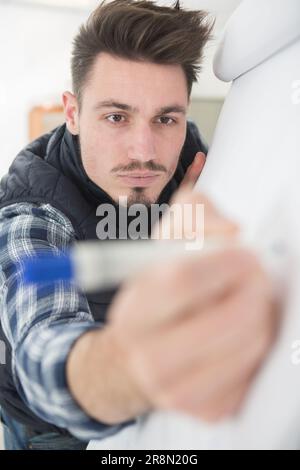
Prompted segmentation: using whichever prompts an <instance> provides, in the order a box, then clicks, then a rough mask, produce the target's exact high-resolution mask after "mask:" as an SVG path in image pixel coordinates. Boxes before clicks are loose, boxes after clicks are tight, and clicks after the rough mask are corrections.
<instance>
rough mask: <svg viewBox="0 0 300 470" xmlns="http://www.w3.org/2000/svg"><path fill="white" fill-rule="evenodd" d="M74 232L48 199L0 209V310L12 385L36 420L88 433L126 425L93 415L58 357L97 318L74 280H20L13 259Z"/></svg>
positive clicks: (58, 246) (94, 435) (64, 241)
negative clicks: (77, 398)
mask: <svg viewBox="0 0 300 470" xmlns="http://www.w3.org/2000/svg"><path fill="white" fill-rule="evenodd" d="M74 240H75V233H74V230H73V227H72V224H71V222H70V221H69V219H68V218H67V217H66V216H65V215H64V214H63V213H62V212H60V211H59V210H57V209H55V208H53V207H52V206H51V205H50V204H35V203H17V204H11V205H9V206H6V207H4V208H2V209H0V247H1V250H0V286H1V289H0V302H1V304H0V312H1V322H2V327H3V330H4V333H5V335H6V337H7V339H8V341H9V343H10V345H11V347H12V370H13V378H14V382H15V385H16V388H17V391H18V393H19V395H20V396H21V398H22V400H23V401H24V402H25V403H26V405H27V406H28V407H29V408H30V409H31V410H32V411H33V412H34V413H35V414H36V415H37V416H39V417H40V418H42V419H43V420H44V421H47V422H50V423H52V424H54V425H56V426H58V427H60V428H66V429H68V430H69V432H70V433H71V434H73V435H75V436H76V437H77V438H78V439H81V440H83V441H88V440H90V439H101V438H103V437H106V436H108V435H111V434H113V433H115V432H117V431H118V430H120V429H121V428H123V427H124V426H125V425H126V424H121V425H118V426H110V425H106V424H102V423H100V422H98V421H95V420H93V419H92V418H90V417H89V416H87V415H86V413H85V412H84V411H83V410H82V409H81V408H80V407H79V405H78V404H77V403H76V401H75V400H74V398H73V397H72V395H71V393H70V391H69V389H68V385H67V381H66V361H67V357H68V354H69V352H70V349H71V348H72V345H73V344H74V342H75V341H76V340H77V339H78V338H79V336H81V335H82V334H83V333H85V332H86V331H88V330H91V329H93V328H99V326H101V325H100V324H99V323H95V321H94V319H93V316H92V314H91V311H90V308H89V305H88V302H87V299H86V297H85V296H84V295H83V294H82V293H81V292H80V291H78V289H76V287H75V286H74V284H72V283H67V282H63V281H58V282H55V283H53V284H50V283H49V284H48V283H47V284H41V285H38V286H35V285H34V286H27V285H24V283H23V280H22V271H21V270H20V267H18V264H19V263H20V261H21V260H22V258H24V256H28V255H29V256H32V255H35V254H36V253H38V252H39V250H43V251H45V250H47V251H49V252H53V253H58V252H60V251H64V250H66V249H67V247H68V245H70V243H71V242H72V241H74ZM45 269H47V267H46V266H45ZM1 367H3V366H1Z"/></svg>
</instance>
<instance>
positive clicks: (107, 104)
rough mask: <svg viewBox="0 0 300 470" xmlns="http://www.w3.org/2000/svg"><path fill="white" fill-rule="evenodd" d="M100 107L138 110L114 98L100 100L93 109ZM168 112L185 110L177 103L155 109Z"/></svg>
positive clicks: (181, 112) (160, 112) (158, 111)
mask: <svg viewBox="0 0 300 470" xmlns="http://www.w3.org/2000/svg"><path fill="white" fill-rule="evenodd" d="M102 108H118V109H122V110H123V111H129V112H131V113H137V112H138V108H134V107H132V106H130V105H129V104H125V103H118V102H117V101H114V100H107V101H100V102H99V103H97V104H96V105H95V106H94V108H93V109H94V110H95V111H99V110H100V109H102ZM168 113H180V114H186V113H187V110H186V108H185V107H184V106H181V105H179V104H174V105H169V106H163V107H162V108H159V109H157V110H156V114H168Z"/></svg>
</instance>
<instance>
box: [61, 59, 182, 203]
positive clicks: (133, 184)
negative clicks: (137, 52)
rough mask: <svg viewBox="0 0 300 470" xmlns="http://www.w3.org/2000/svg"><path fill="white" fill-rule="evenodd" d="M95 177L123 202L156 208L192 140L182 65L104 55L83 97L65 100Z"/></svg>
mask: <svg viewBox="0 0 300 470" xmlns="http://www.w3.org/2000/svg"><path fill="white" fill-rule="evenodd" d="M63 100H64V105H65V114H66V121H67V126H68V129H69V131H70V132H71V133H73V134H79V140H80V149H81V158H82V162H83V166H84V168H85V171H86V173H87V175H88V176H89V178H90V179H91V180H92V181H93V182H94V183H96V184H97V186H99V187H100V188H102V189H103V190H104V191H106V192H107V193H108V194H109V195H110V196H111V198H112V199H113V200H115V201H116V202H118V199H119V197H120V196H127V198H128V204H133V203H139V202H140V203H144V204H147V205H148V204H151V203H154V202H156V201H157V199H158V197H159V195H160V193H161V192H162V190H163V189H164V187H165V186H166V185H167V183H168V182H169V181H170V179H171V178H172V176H173V175H174V172H175V170H176V167H177V163H178V160H179V156H180V152H181V149H182V147H183V144H184V141H185V136H186V124H187V123H186V113H187V108H188V93H187V84H186V78H185V75H184V72H183V69H182V68H181V67H180V66H177V65H158V64H153V63H148V62H133V61H130V60H126V59H120V58H115V57H113V56H111V55H109V54H104V53H103V54H101V55H99V57H98V58H97V60H96V62H95V64H94V67H93V70H92V73H91V76H90V79H89V80H88V83H87V84H86V87H85V88H84V91H83V96H82V106H81V111H80V113H79V109H78V103H77V100H76V98H75V97H74V95H72V94H71V93H68V92H66V93H64V95H63Z"/></svg>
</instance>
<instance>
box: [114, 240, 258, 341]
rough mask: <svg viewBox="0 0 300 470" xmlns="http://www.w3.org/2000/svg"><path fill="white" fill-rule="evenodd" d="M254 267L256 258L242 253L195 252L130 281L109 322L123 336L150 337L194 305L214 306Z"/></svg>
mask: <svg viewBox="0 0 300 470" xmlns="http://www.w3.org/2000/svg"><path fill="white" fill-rule="evenodd" d="M257 264H258V263H257V260H256V257H255V256H254V255H253V254H252V253H251V252H249V251H246V250H244V249H227V250H223V251H220V252H217V253H211V254H207V255H201V254H200V253H199V252H197V253H196V254H195V255H193V257H192V256H191V257H188V258H185V259H181V260H179V261H172V262H169V263H165V264H162V265H160V266H159V267H158V268H157V269H154V268H153V269H151V270H147V272H144V273H143V274H141V275H140V276H139V278H138V279H136V278H135V279H132V281H131V282H128V283H127V285H126V286H124V287H125V288H124V289H123V290H120V291H119V293H118V295H117V297H116V299H115V302H114V304H113V306H112V308H111V310H110V318H111V319H114V321H117V322H118V325H119V327H120V328H121V329H122V330H123V331H124V332H125V331H126V330H128V328H130V330H131V332H133V331H136V332H137V334H138V335H139V336H140V335H143V334H144V333H147V334H148V333H151V330H153V329H156V328H157V327H159V326H161V325H162V324H164V323H165V324H166V323H168V322H173V321H174V320H176V319H178V318H180V317H184V316H185V315H186V312H187V311H190V310H191V309H193V308H194V307H195V306H196V305H197V307H198V308H199V310H201V308H205V307H206V306H207V305H208V304H210V303H211V302H216V300H217V299H218V298H221V297H223V296H224V295H225V294H228V292H230V291H231V290H233V289H234V288H235V286H236V285H238V284H239V283H240V282H241V279H243V278H245V277H247V276H249V273H251V272H252V271H253V270H255V269H257ZM157 292H159V295H155V294H156V293H157ZM137 301H138V302H139V304H140V307H139V308H137V307H136V305H137ZM121 312H123V313H121ZM126 312H128V313H126ZM128 316H129V318H130V319H131V322H130V325H128Z"/></svg>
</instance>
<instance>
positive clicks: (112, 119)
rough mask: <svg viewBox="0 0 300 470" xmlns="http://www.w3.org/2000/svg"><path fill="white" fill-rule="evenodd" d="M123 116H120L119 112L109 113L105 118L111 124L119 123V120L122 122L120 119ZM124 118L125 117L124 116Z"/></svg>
mask: <svg viewBox="0 0 300 470" xmlns="http://www.w3.org/2000/svg"><path fill="white" fill-rule="evenodd" d="M123 118H124V116H122V115H121V114H111V115H110V116H108V117H107V118H106V119H107V120H108V121H109V122H111V123H112V124H119V123H120V122H122V119H123ZM124 119H125V118H124Z"/></svg>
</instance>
